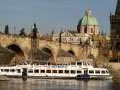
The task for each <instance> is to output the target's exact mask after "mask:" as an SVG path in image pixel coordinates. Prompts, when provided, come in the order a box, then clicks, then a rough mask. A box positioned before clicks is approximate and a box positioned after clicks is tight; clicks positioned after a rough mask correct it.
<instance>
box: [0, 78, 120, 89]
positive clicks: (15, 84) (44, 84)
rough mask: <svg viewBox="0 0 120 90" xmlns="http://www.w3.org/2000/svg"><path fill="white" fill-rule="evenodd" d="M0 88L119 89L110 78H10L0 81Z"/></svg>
mask: <svg viewBox="0 0 120 90" xmlns="http://www.w3.org/2000/svg"><path fill="white" fill-rule="evenodd" d="M0 90H120V84H119V83H117V82H114V81H112V80H89V81H83V80H65V79H28V80H27V81H22V79H12V80H10V81H0Z"/></svg>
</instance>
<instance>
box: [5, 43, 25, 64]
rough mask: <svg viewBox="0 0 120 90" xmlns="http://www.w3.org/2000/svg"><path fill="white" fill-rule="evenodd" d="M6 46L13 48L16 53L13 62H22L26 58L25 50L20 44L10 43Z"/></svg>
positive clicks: (11, 61)
mask: <svg viewBox="0 0 120 90" xmlns="http://www.w3.org/2000/svg"><path fill="white" fill-rule="evenodd" d="M6 48H8V49H10V50H12V51H13V52H14V53H15V54H14V56H13V58H12V59H11V60H10V63H11V64H17V63H21V62H22V61H23V60H25V55H24V52H23V50H22V49H21V47H20V46H19V45H17V44H10V45H8V46H7V47H6Z"/></svg>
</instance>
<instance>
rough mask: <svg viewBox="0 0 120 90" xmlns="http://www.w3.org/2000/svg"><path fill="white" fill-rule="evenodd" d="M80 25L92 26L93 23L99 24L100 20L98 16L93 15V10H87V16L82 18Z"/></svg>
mask: <svg viewBox="0 0 120 90" xmlns="http://www.w3.org/2000/svg"><path fill="white" fill-rule="evenodd" d="M78 25H89V26H92V25H99V24H98V21H97V20H96V18H95V17H93V16H92V14H91V11H90V10H87V11H86V12H85V16H84V17H83V18H82V19H80V21H79V23H78Z"/></svg>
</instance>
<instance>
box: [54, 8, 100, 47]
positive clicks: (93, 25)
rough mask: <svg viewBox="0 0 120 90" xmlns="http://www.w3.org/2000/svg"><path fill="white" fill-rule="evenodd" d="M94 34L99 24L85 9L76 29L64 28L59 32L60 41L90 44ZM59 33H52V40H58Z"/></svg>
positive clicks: (97, 31)
mask: <svg viewBox="0 0 120 90" xmlns="http://www.w3.org/2000/svg"><path fill="white" fill-rule="evenodd" d="M94 35H99V24H98V21H97V19H96V18H95V17H93V16H92V13H91V11H90V10H86V12H85V15H84V16H83V17H82V18H81V19H80V20H79V22H78V25H77V31H71V30H65V31H64V32H62V34H61V42H62V43H72V44H85V43H89V44H90V45H92V38H93V36H94ZM59 39H60V34H54V35H53V41H59Z"/></svg>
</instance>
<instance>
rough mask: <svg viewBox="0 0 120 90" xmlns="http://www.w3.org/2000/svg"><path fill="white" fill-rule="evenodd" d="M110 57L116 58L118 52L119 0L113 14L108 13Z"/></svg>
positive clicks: (119, 51) (119, 34)
mask: <svg viewBox="0 0 120 90" xmlns="http://www.w3.org/2000/svg"><path fill="white" fill-rule="evenodd" d="M110 24H111V33H110V34H111V35H110V36H111V46H112V57H113V58H114V59H118V54H119V53H120V0H118V1H117V6H116V11H115V14H114V15H112V14H110Z"/></svg>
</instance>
